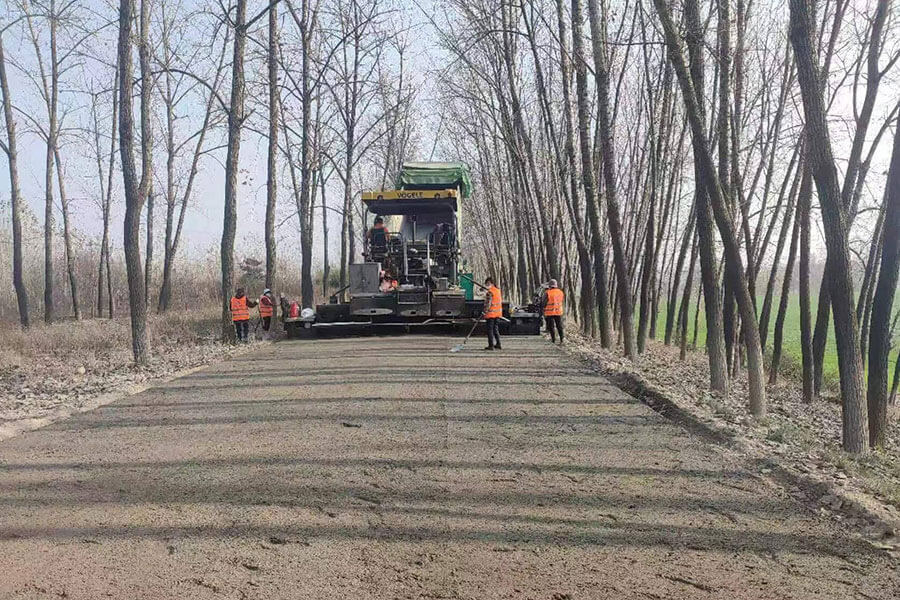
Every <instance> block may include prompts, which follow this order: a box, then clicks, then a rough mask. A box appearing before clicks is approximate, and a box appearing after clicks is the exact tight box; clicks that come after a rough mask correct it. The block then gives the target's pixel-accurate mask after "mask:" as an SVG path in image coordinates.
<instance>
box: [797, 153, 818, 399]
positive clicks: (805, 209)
mask: <svg viewBox="0 0 900 600" xmlns="http://www.w3.org/2000/svg"><path fill="white" fill-rule="evenodd" d="M811 204H812V173H811V172H810V170H809V165H808V163H807V162H806V161H803V174H802V177H801V182H800V195H799V196H798V198H797V218H798V219H799V220H800V357H801V362H802V364H803V401H804V402H806V403H807V404H811V403H812V401H813V396H814V394H815V390H814V385H813V349H812V314H811V312H810V298H809V250H810V248H809V234H810V222H809V219H810V211H811Z"/></svg>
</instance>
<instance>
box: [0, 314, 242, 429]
mask: <svg viewBox="0 0 900 600" xmlns="http://www.w3.org/2000/svg"><path fill="white" fill-rule="evenodd" d="M220 310H221V309H220V308H219V307H218V306H208V307H203V308H200V309H197V310H193V311H189V312H187V311H180V312H171V313H169V314H166V315H164V316H160V315H156V314H153V315H150V316H149V323H148V326H149V333H150V352H151V359H150V364H149V365H148V366H146V367H143V368H136V367H135V366H134V364H133V360H132V354H131V324H130V321H129V319H128V317H127V315H123V316H122V317H117V318H115V319H112V320H110V319H86V320H83V321H80V322H76V321H64V322H60V323H54V324H52V325H44V324H37V325H34V326H33V327H31V328H30V329H28V330H26V331H23V330H21V329H20V328H19V327H18V325H17V324H15V323H2V324H0V339H3V344H2V345H0V422H2V421H8V420H16V419H21V418H26V417H28V418H30V417H36V416H42V415H43V414H46V413H47V412H49V411H51V410H53V409H55V408H58V407H70V408H77V407H78V406H80V405H83V404H85V403H86V402H87V401H88V400H89V399H90V398H91V397H93V396H96V395H98V394H102V393H106V392H110V391H116V390H119V389H122V388H124V387H125V386H127V385H129V384H134V383H141V382H144V381H146V380H148V379H152V378H156V377H163V376H166V375H170V374H172V373H174V372H177V371H180V370H184V369H189V368H193V367H197V366H200V365H203V364H207V363H209V362H212V361H214V360H217V359H219V358H222V357H224V356H227V355H230V354H232V353H234V352H237V351H242V350H243V348H239V347H235V346H230V345H226V344H223V343H222V342H221V341H220V336H221V324H220V321H219V319H220V315H221V313H220Z"/></svg>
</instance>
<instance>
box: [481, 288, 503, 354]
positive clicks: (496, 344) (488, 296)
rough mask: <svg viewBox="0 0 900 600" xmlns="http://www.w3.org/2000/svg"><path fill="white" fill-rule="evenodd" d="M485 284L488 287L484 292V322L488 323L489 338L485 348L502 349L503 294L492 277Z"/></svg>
mask: <svg viewBox="0 0 900 600" xmlns="http://www.w3.org/2000/svg"><path fill="white" fill-rule="evenodd" d="M484 285H485V286H486V287H487V291H486V292H485V294H484V322H485V323H486V324H487V338H488V345H487V347H486V348H485V350H501V349H502V347H501V346H500V327H499V323H500V317H502V316H503V296H502V295H501V293H500V288H498V287H497V286H496V285H494V280H493V279H491V278H490V277H488V278H487V279H485V280H484Z"/></svg>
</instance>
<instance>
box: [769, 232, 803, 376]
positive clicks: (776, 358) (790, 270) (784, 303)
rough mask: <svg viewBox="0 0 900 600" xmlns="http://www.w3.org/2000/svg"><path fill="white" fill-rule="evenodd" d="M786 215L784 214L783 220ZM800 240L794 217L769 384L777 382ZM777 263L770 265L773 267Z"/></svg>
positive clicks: (782, 285)
mask: <svg viewBox="0 0 900 600" xmlns="http://www.w3.org/2000/svg"><path fill="white" fill-rule="evenodd" d="M787 219H788V217H787V215H785V220H787ZM799 241H800V219H799V218H797V219H794V226H793V231H792V233H791V247H790V249H789V250H788V259H787V265H785V267H784V279H783V281H782V284H781V298H780V299H779V301H778V315H777V316H776V317H775V334H774V336H773V339H772V366H771V369H770V370H769V385H775V384H776V383H777V382H778V367H779V366H780V364H781V348H782V341H783V340H784V319H785V316H786V315H787V308H788V299H789V298H790V294H791V279H792V278H793V275H794V261H795V260H796V258H797V245H798V243H799ZM776 267H777V263H776V264H775V265H772V268H773V269H775V268H776Z"/></svg>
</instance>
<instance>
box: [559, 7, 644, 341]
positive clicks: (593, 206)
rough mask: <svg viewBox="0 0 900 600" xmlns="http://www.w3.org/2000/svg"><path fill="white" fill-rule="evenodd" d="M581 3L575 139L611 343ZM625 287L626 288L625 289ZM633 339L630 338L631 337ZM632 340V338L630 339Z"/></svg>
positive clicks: (602, 315) (601, 311) (575, 38)
mask: <svg viewBox="0 0 900 600" xmlns="http://www.w3.org/2000/svg"><path fill="white" fill-rule="evenodd" d="M581 15H582V12H581V0H572V55H573V62H574V66H575V88H576V94H575V96H576V107H577V111H576V112H577V116H578V138H579V143H580V146H581V180H582V185H583V186H584V199H585V202H586V204H587V212H588V220H589V221H590V226H591V250H592V255H593V265H594V286H595V287H594V289H595V290H596V292H595V295H596V298H597V309H598V317H599V324H600V327H601V333H600V335H601V343H602V340H603V338H604V337H606V339H607V340H611V338H612V335H611V334H610V333H609V332H607V333H606V334H605V335H604V332H603V328H604V327H608V325H609V322H610V319H609V313H608V304H607V289H606V287H607V282H606V265H605V263H606V261H605V253H604V251H603V243H602V239H603V238H602V234H601V232H600V210H599V202H600V199H599V198H598V195H597V189H596V186H595V182H594V171H593V166H592V164H591V147H590V138H589V124H588V121H589V119H590V113H589V109H588V99H587V94H588V82H587V71H586V69H585V64H584V42H583V38H582V34H581V19H582V16H581ZM626 287H627V286H626ZM632 335H633V334H632ZM632 340H633V337H632Z"/></svg>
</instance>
